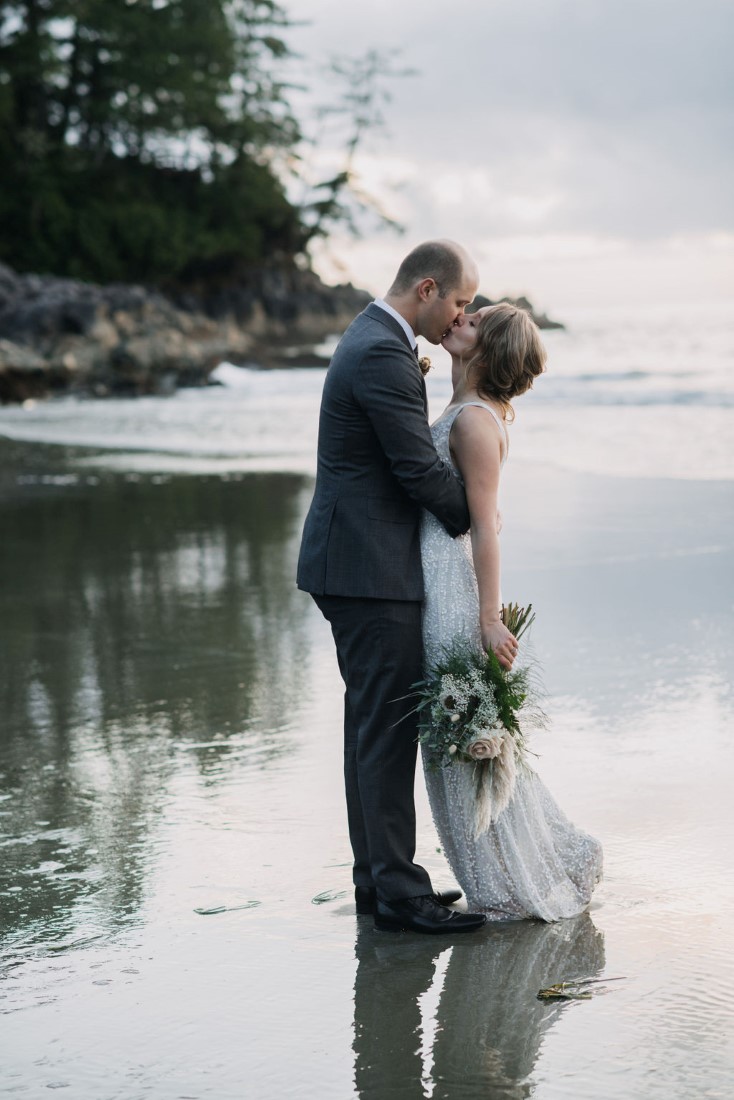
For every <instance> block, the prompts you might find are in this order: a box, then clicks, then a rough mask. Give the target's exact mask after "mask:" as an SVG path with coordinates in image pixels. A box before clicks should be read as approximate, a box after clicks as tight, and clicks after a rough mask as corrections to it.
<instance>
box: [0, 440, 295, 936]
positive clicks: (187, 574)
mask: <svg viewBox="0 0 734 1100" xmlns="http://www.w3.org/2000/svg"><path fill="white" fill-rule="evenodd" d="M6 451H7V448H5V449H4V451H3V453H4V455H5V454H6ZM6 470H7V467H6ZM21 480H22V486H23V488H22V491H19V490H18V487H17V486H18V483H20V482H21ZM303 490H304V486H303V481H302V479H300V478H298V477H291V476H278V475H274V476H265V475H263V476H257V477H249V478H247V479H244V480H239V479H232V480H227V479H221V478H170V479H164V478H160V477H153V478H150V477H148V478H139V477H134V478H130V477H127V478H126V477H120V476H114V475H113V476H110V475H103V476H102V477H101V478H93V479H91V484H86V483H85V484H80V483H78V481H77V479H75V478H74V477H70V478H68V479H67V480H65V479H64V477H63V476H58V475H56V476H55V477H54V478H49V477H48V476H44V475H42V474H40V473H38V474H35V473H29V474H28V475H26V476H24V477H23V478H22V479H18V481H17V482H16V481H14V482H13V484H12V485H11V486H10V487H9V486H8V483H7V481H6V482H5V484H0V524H1V526H2V530H3V537H2V539H1V540H0V576H2V577H3V578H4V580H5V581H6V583H5V585H4V587H3V593H2V596H1V597H0V652H2V666H3V677H2V687H1V688H0V708H1V713H2V740H1V742H0V812H1V813H2V817H1V818H0V823H1V824H2V835H0V847H1V848H2V861H1V866H0V920H1V921H2V930H3V933H4V934H5V935H6V936H7V935H13V934H17V935H18V938H19V939H20V940H21V943H26V944H27V943H32V942H33V940H34V935H35V933H34V929H37V930H38V937H39V938H43V940H44V941H46V940H49V939H50V940H53V939H58V938H60V937H65V936H68V935H69V934H72V935H74V934H76V933H77V932H78V930H79V928H80V927H82V926H84V927H85V928H88V927H89V924H90V922H91V924H92V925H93V926H94V925H96V924H98V923H99V922H100V921H102V922H103V924H104V925H105V926H107V927H110V926H114V925H116V924H119V923H129V922H130V921H131V920H134V919H135V917H136V914H137V913H138V911H139V910H140V907H141V905H142V903H143V901H144V898H145V890H144V885H143V883H144V880H145V878H146V875H145V868H146V866H147V865H148V863H149V861H150V850H151V845H152V844H153V842H154V828H155V826H156V824H157V822H158V821H159V820H160V819H161V816H162V812H163V810H164V808H165V805H166V800H167V795H168V788H169V786H170V783H171V782H172V780H173V779H174V778H175V776H176V774H177V772H180V767H181V755H182V754H184V753H185V755H186V760H187V765H186V766H187V768H188V767H190V766H191V765H192V764H193V765H194V766H195V767H197V768H198V771H199V774H200V776H201V778H202V781H203V782H204V783H207V782H217V781H219V782H221V779H222V775H223V773H225V769H226V765H227V760H228V759H234V760H236V761H237V764H238V766H241V765H242V763H243V762H244V763H245V764H246V765H249V766H253V767H266V766H267V764H268V762H269V760H271V759H272V758H274V757H276V756H278V755H279V754H281V753H282V752H283V751H284V750H285V749H286V748H287V744H288V740H289V733H288V731H287V728H286V727H287V719H288V715H289V713H291V711H292V704H293V703H294V702H295V701H296V700H297V699H298V698H299V696H300V694H301V692H302V689H303V678H304V676H306V675H307V660H304V656H303V655H304V653H306V651H307V646H306V644H305V640H304V633H303V631H304V625H303V623H304V617H305V613H306V607H305V601H303V600H302V599H301V598H300V597H299V595H298V594H297V593H296V591H295V587H294V584H293V574H294V570H295V554H296V552H297V536H298V534H299V528H300V512H301V507H302V504H301V499H300V498H301V494H302V492H303ZM8 582H10V583H8ZM274 675H277V680H278V683H277V690H273V679H274ZM212 745H214V746H215V748H216V751H213V750H212ZM90 899H91V905H89V904H87V903H88V902H89V901H90ZM15 946H16V947H20V946H21V944H19V943H17V942H16V944H15Z"/></svg>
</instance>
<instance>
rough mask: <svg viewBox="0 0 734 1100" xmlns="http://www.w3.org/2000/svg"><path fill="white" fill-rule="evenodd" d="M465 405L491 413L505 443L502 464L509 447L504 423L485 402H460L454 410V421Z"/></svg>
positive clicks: (508, 438)
mask: <svg viewBox="0 0 734 1100" xmlns="http://www.w3.org/2000/svg"><path fill="white" fill-rule="evenodd" d="M467 405H476V407H477V408H478V409H486V410H487V412H488V413H491V414H492V416H493V417H494V418H495V420H496V421H497V427H498V428H499V430H500V431H501V432H502V436H503V438H504V441H505V453H504V457H503V462H504V459H505V458H507V452H508V450H509V447H510V437H509V436H508V434H507V428H506V427H505V425H504V422H503V421H502V420H501V419H500V417H499V416H498V415H497V413H496V412H495V411H494V409H493V408H492V406H491V405H488V404H487V403H486V402H485V401H464V402H462V404H461V405H459V407H458V409H457V410H456V413H455V415H454V420H455V419H456V417H457V416H458V415H459V413H460V412H461V410H462V409H465V408H466V406H467Z"/></svg>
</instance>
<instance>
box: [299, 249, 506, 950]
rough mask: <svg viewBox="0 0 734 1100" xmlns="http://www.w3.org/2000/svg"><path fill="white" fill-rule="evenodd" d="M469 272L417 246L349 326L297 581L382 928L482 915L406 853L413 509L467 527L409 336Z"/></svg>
mask: <svg viewBox="0 0 734 1100" xmlns="http://www.w3.org/2000/svg"><path fill="white" fill-rule="evenodd" d="M478 282H479V277H478V273H477V268H476V264H475V263H474V261H473V260H472V259H471V257H470V256H469V255H468V254H467V252H465V250H464V249H463V248H461V247H460V246H459V245H457V244H454V243H453V242H452V241H443V240H439V241H427V242H425V243H424V244H421V245H418V247H417V248H415V249H414V250H413V251H412V252H411V253H410V254H409V255H408V256H406V257H405V259H404V260H403V262H402V264H401V265H400V268H399V270H398V273H397V275H396V277H395V281H394V282H393V284H392V286H391V287H390V290H389V291H388V293H387V295H386V296H385V299H384V301H383V300H382V299H379V298H378V299H376V300H375V301H374V302H372V303H371V304H370V305H368V306H367V308H366V309H365V310H364V311H363V312H362V313H361V314H360V315H359V316H358V317H357V318H356V319H355V320H354V321H353V322H352V324H351V325H350V326H349V328H348V329H347V331H346V332H345V334H344V336H343V337H342V339H341V341H340V343H339V346H338V347H337V349H336V351H335V352H334V356H333V358H332V360H331V364H330V366H329V371H328V374H327V376H326V382H325V384H324V392H323V397H322V400H321V415H320V419H319V443H318V470H317V476H316V489H315V492H314V498H313V501H312V503H311V508H310V510H309V513H308V516H307V518H306V524H305V527H304V531H303V541H302V543H301V553H300V557H299V561H298V587H299V588H301V589H303V590H304V591H306V592H310V593H311V595H312V596H313V598H314V600H315V601H316V603H317V604H318V606H319V608H320V610H321V612H322V613H323V615H324V616H325V618H326V619H327V620H328V621H329V623H330V625H331V629H332V633H333V635H334V641H335V643H336V652H337V658H338V661H339V669H340V672H341V675H342V678H343V680H344V683H345V686H346V691H345V694H344V778H345V783H346V794H347V814H348V819H349V837H350V840H351V844H352V849H353V852H354V872H353V877H354V884H355V899H356V903H357V912H358V913H374V917H375V927H376V928H379V929H380V930H383V931H400V930H402V929H408V930H411V931H415V932H427V933H434V934H435V933H443V932H459V931H472V930H473V929H475V928H479V927H480V926H481V925H482V924H484V920H485V918H484V917H483V916H481V915H477V914H469V913H459V912H457V911H455V910H453V909H449V908H447V905H448V904H449V903H450V902H451V901H455V900H457V898H458V897H460V896H461V895H460V894H459V893H458V892H457V891H452V892H450V893H448V894H444V895H436V894H434V893H433V889H432V886H431V881H430V879H429V877H428V874H427V872H426V871H425V870H424V869H423V868H422V867H420V866H418V864H416V863H415V862H414V860H413V857H414V855H415V806H414V802H413V786H414V779H415V765H416V755H417V744H416V738H417V721H416V716H415V715H414V714H410V713H409V712H410V710H411V707H412V702H411V700H409V699H406V696H408V695H409V693H410V691H411V685H413V684H414V683H415V682H416V681H417V680H420V679H421V678H422V675H423V669H422V656H423V643H422V635H421V601H422V600H423V574H422V568H421V557H420V538H419V523H420V514H421V509H422V508H427V509H428V510H429V511H431V512H433V514H434V515H435V516H437V517H438V519H439V520H440V521H441V522H442V523H443V524H444V526H445V527H446V529H447V531H448V532H449V534H451V535H454V536H456V535H459V534H462V533H463V532H464V531H466V530H467V528H468V526H469V512H468V509H467V504H466V497H465V494H464V490H463V488H462V486H461V484H460V483H459V481H458V480H457V478H456V477H455V476H454V475H453V473H452V472H451V470H450V469H449V468H448V467H447V466H446V465H445V463H443V462H442V461H441V459H440V458H439V457H438V454H437V453H436V450H435V447H434V445H433V441H432V439H431V433H430V430H429V428H428V421H427V408H428V406H427V400H426V387H425V383H424V381H423V376H422V374H421V370H420V367H419V365H418V355H417V350H416V336H423V337H425V339H427V340H429V341H430V342H431V343H432V344H438V343H439V342H440V340H441V338H442V337H443V335H444V333H445V332H447V331H448V330H449V329H450V328H451V326H452V325H453V324H454V323H455V321H456V320H457V318H458V317H459V316H460V314H462V313H463V312H464V308H465V306H467V305H469V303H470V302H471V301H472V299H473V298H474V296H475V294H476V291H477V286H478ZM442 903H444V904H442Z"/></svg>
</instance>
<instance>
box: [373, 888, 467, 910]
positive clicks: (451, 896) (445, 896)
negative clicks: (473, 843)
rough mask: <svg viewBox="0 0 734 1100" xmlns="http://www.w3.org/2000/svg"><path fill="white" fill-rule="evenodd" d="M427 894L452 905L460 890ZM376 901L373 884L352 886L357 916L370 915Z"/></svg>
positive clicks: (439, 901) (439, 903)
mask: <svg viewBox="0 0 734 1100" xmlns="http://www.w3.org/2000/svg"><path fill="white" fill-rule="evenodd" d="M429 896H430V897H432V898H433V900H434V901H435V902H436V904H437V905H453V904H454V902H455V901H458V900H459V898H460V897H461V890H442V891H441V892H440V893H439V892H436V893H435V894H430V895H429ZM376 901H377V891H376V890H375V888H374V886H355V887H354V904H355V906H356V909H357V915H358V916H360V917H371V916H372V915H373V913H374V911H375V902H376Z"/></svg>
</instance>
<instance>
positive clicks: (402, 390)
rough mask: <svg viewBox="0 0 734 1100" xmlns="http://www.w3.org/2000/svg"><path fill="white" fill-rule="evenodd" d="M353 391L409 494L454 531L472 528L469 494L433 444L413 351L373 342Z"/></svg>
mask: <svg viewBox="0 0 734 1100" xmlns="http://www.w3.org/2000/svg"><path fill="white" fill-rule="evenodd" d="M353 393H354V398H355V400H356V401H357V402H358V404H359V405H360V407H361V408H362V410H363V412H364V413H365V415H366V416H367V417H368V419H369V421H370V424H371V425H372V428H373V430H374V432H375V434H376V436H377V438H378V440H379V442H380V446H381V447H382V449H383V451H384V453H385V455H386V456H387V459H388V461H389V463H390V468H391V470H392V473H393V475H394V476H395V478H396V479H397V480H398V481H399V482H400V485H401V486H402V487H403V489H404V490H405V492H406V493H407V494H408V496H409V497H411V498H412V499H413V500H415V501H416V502H417V503H418V504H420V505H421V506H422V507H423V508H427V509H428V511H429V512H432V513H433V514H434V516H436V518H437V519H439V520H440V521H441V523H442V524H443V525H444V527H445V528H446V530H447V531H448V532H449V534H450V535H453V536H456V535H460V534H463V533H464V531H466V530H468V528H469V509H468V507H467V503H466V494H465V492H464V488H463V486H462V484H461V482H460V481H459V479H458V478H457V477H455V475H454V474H453V473H452V471H451V469H450V468H449V467H448V466H447V465H446V463H445V462H442V461H441V459H440V458H439V456H438V453H437V451H436V448H435V446H434V444H433V439H432V438H431V432H430V429H429V427H428V421H427V420H426V413H425V406H424V403H423V379H422V377H421V374H420V371H419V369H418V366H417V364H416V362H415V360H414V357H413V355H412V354H411V353H410V352H409V351H408V350H407V348H406V349H405V351H403V350H402V349H401V348H398V347H396V346H395V345H394V344H388V343H383V344H373V345H371V346H370V348H369V349H368V350H367V351H366V352H365V353H364V355H363V357H362V359H361V362H360V364H359V369H358V370H357V371H356V374H355V380H354V384H353Z"/></svg>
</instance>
